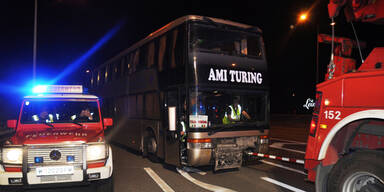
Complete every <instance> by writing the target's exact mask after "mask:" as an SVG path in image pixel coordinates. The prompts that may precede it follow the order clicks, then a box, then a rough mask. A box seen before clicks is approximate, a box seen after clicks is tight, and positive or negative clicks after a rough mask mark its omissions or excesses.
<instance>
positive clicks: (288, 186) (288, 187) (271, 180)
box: [261, 177, 305, 192]
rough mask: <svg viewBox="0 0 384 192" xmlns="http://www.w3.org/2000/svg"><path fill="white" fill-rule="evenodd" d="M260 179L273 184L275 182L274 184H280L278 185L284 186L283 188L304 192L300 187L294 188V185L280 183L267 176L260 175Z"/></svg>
mask: <svg viewBox="0 0 384 192" xmlns="http://www.w3.org/2000/svg"><path fill="white" fill-rule="evenodd" d="M261 179H262V180H264V181H267V182H270V183H273V184H275V185H278V186H280V187H284V188H286V189H288V190H291V191H294V192H305V191H303V190H301V189H298V188H296V187H292V186H290V185H287V184H285V183H282V182H280V181H276V180H274V179H271V178H269V177H261Z"/></svg>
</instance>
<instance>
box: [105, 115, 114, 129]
mask: <svg viewBox="0 0 384 192" xmlns="http://www.w3.org/2000/svg"><path fill="white" fill-rule="evenodd" d="M103 123H104V130H105V129H107V127H110V126H112V125H113V120H112V118H104V119H103Z"/></svg>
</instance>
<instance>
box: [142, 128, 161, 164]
mask: <svg viewBox="0 0 384 192" xmlns="http://www.w3.org/2000/svg"><path fill="white" fill-rule="evenodd" d="M144 141H145V148H146V155H147V157H148V159H149V160H150V161H152V162H154V163H158V162H160V160H159V158H158V157H157V150H158V145H157V141H156V139H155V137H154V136H153V135H152V134H150V135H148V136H147V137H146V138H145V139H144Z"/></svg>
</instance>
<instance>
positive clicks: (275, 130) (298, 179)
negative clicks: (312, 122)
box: [28, 116, 315, 192]
mask: <svg viewBox="0 0 384 192" xmlns="http://www.w3.org/2000/svg"><path fill="white" fill-rule="evenodd" d="M295 118H296V122H295V121H291V122H292V123H289V122H288V121H287V119H286V117H285V116H284V117H277V119H280V121H278V120H275V122H273V123H272V128H271V136H273V137H274V138H272V140H271V145H270V152H269V154H270V155H275V156H279V157H290V158H295V159H299V160H303V159H304V154H305V147H306V143H305V141H304V140H305V139H306V137H305V132H306V125H304V124H300V122H305V123H307V122H306V121H307V119H308V117H295ZM281 119H282V120H281ZM289 127H291V128H289ZM287 130H290V131H287ZM303 132H304V133H303ZM112 150H113V161H114V162H113V163H114V173H113V175H114V188H115V192H126V191H140V192H146V191H148V192H156V191H158V192H162V191H164V192H173V191H183V192H184V191H185V192H189V191H191V192H195V191H228V192H231V191H261V192H275V191H296V192H302V191H308V192H309V191H315V186H314V184H313V183H310V182H307V181H305V178H306V173H305V171H304V165H302V164H296V163H289V162H284V161H279V160H273V159H267V158H263V159H261V160H255V161H252V163H250V164H248V165H245V166H243V167H241V168H240V169H234V170H225V171H219V172H217V173H213V172H212V169H211V168H210V167H200V168H199V169H195V168H187V169H177V168H176V167H173V166H168V165H164V164H163V163H154V162H151V161H150V160H148V159H147V158H143V157H142V156H141V155H140V154H137V153H136V152H134V151H132V150H130V149H128V148H125V147H124V146H121V145H118V144H113V145H112ZM28 191H33V192H35V191H45V192H48V191H50V192H51V191H52V192H59V191H63V192H74V191H81V192H86V191H95V188H94V187H92V186H91V187H90V186H84V187H80V188H79V187H76V188H64V189H44V190H43V189H38V190H28Z"/></svg>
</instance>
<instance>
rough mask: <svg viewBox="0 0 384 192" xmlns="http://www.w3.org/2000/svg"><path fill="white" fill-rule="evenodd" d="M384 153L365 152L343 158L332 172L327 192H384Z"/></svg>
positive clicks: (354, 153)
mask: <svg viewBox="0 0 384 192" xmlns="http://www.w3.org/2000/svg"><path fill="white" fill-rule="evenodd" d="M383 161H384V152H383V151H377V150H376V151H373V150H363V151H357V152H353V153H351V154H349V155H347V156H345V157H343V158H341V159H340V160H339V161H338V162H337V164H336V165H335V167H334V168H333V169H332V170H331V172H330V174H329V177H328V180H327V191H340V192H349V191H370V192H376V191H377V192H379V191H384V182H383V181H384V165H383Z"/></svg>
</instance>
